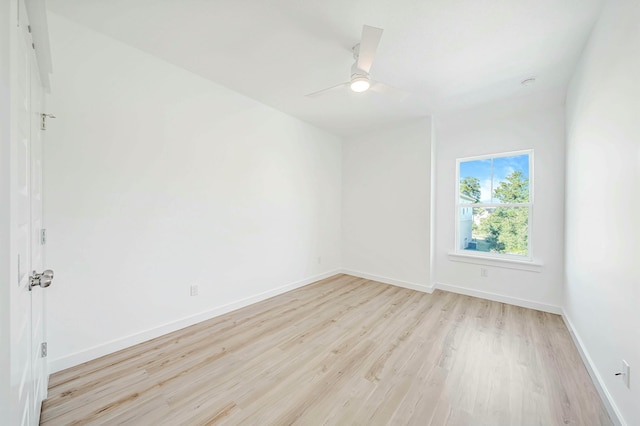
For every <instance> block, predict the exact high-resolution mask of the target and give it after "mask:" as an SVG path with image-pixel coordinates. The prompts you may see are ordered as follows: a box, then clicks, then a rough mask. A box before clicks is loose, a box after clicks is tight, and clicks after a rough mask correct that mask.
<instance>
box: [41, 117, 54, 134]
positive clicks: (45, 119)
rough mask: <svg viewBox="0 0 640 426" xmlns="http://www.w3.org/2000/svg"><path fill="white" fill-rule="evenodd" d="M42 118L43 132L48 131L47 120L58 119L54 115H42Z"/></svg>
mask: <svg viewBox="0 0 640 426" xmlns="http://www.w3.org/2000/svg"><path fill="white" fill-rule="evenodd" d="M40 117H41V118H42V121H41V122H40V129H41V130H47V118H56V116H55V115H53V114H45V113H42V114H40Z"/></svg>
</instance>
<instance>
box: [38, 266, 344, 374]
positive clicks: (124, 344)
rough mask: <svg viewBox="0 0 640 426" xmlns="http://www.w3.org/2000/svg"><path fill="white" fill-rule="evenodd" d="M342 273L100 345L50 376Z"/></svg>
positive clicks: (65, 360)
mask: <svg viewBox="0 0 640 426" xmlns="http://www.w3.org/2000/svg"><path fill="white" fill-rule="evenodd" d="M339 273H341V271H340V270H332V271H328V272H325V273H322V274H319V275H315V276H313V277H309V278H305V279H303V280H299V281H295V282H293V283H289V284H286V285H283V286H280V287H277V288H274V289H271V290H267V291H264V292H262V293H258V294H256V295H253V296H250V297H247V298H244V299H240V300H236V301H235V302H231V303H227V304H225V305H221V306H217V307H215V308H213V309H210V310H207V311H205V312H200V313H198V314H195V315H191V316H188V317H186V318H182V319H179V320H177V321H172V322H169V323H166V324H163V325H160V326H158V327H155V328H152V329H149V330H145V331H142V332H139V333H135V334H131V335H129V336H125V337H122V338H119V339H115V340H111V341H109V342H106V343H102V344H100V345H96V346H93V347H91V348H88V349H84V350H82V351H79V352H76V353H74V354H71V355H67V356H64V357H61V358H57V359H54V360H51V361H49V363H48V367H49V373H50V374H53V373H56V372H58V371H62V370H65V369H67V368H70V367H74V366H76V365H79V364H82V363H84V362H87V361H91V360H93V359H96V358H100V357H101V356H104V355H108V354H110V353H113V352H116V351H119V350H121V349H125V348H128V347H130V346H133V345H137V344H138V343H142V342H146V341H147V340H151V339H155V338H156V337H160V336H162V335H164V334H167V333H171V332H174V331H177V330H180V329H182V328H185V327H189V326H191V325H194V324H197V323H199V322H202V321H206V320H208V319H211V318H215V317H217V316H219V315H223V314H226V313H228V312H231V311H235V310H236V309H240V308H244V307H245V306H248V305H251V304H253V303H257V302H260V301H262V300H266V299H269V298H271V297H273V296H277V295H279V294H282V293H286V292H287V291H291V290H294V289H296V288H299V287H303V286H305V285H307V284H311V283H313V282H316V281H319V280H322V279H325V278H329V277H331V276H334V275H336V274H339Z"/></svg>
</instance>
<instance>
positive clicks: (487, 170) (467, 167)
mask: <svg viewBox="0 0 640 426" xmlns="http://www.w3.org/2000/svg"><path fill="white" fill-rule="evenodd" d="M459 184H460V203H477V202H486V203H488V202H490V200H491V159H487V160H473V161H461V162H460V182H459Z"/></svg>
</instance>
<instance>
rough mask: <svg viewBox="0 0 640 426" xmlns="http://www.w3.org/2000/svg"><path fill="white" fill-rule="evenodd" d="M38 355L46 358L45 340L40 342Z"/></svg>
mask: <svg viewBox="0 0 640 426" xmlns="http://www.w3.org/2000/svg"><path fill="white" fill-rule="evenodd" d="M40 356H41V357H42V358H46V357H47V342H42V343H41V344H40Z"/></svg>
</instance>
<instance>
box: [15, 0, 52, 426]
mask: <svg viewBox="0 0 640 426" xmlns="http://www.w3.org/2000/svg"><path fill="white" fill-rule="evenodd" d="M19 7H20V10H19V13H18V16H19V18H18V25H17V27H16V32H15V34H16V37H15V39H14V42H13V44H12V47H13V52H14V53H13V54H12V58H14V59H15V61H14V63H13V64H12V65H13V70H12V71H13V80H12V91H13V94H12V98H13V99H12V102H13V112H14V117H15V120H14V122H13V132H12V195H11V199H12V235H13V236H12V254H13V256H14V259H16V262H17V265H16V269H17V273H16V275H15V277H16V281H15V282H14V283H13V284H12V287H13V288H12V289H11V297H12V303H11V324H12V325H11V330H12V335H11V371H12V380H11V381H12V383H11V387H12V396H13V403H12V405H13V408H14V418H15V423H17V424H20V425H37V424H38V421H39V417H40V408H41V404H42V400H43V398H44V397H45V395H46V385H47V380H46V378H47V371H46V363H45V361H46V360H45V358H44V357H43V353H42V344H43V343H44V326H45V324H44V308H45V305H44V294H43V292H44V291H45V290H44V288H41V287H39V286H36V287H33V288H32V284H34V283H36V284H37V283H38V281H37V280H36V281H32V280H31V278H33V277H34V271H35V272H37V273H41V272H42V269H43V266H44V254H43V253H44V250H43V247H42V241H41V238H40V235H41V229H42V226H43V209H42V201H43V194H42V189H43V185H42V131H41V130H40V120H41V118H40V117H41V113H42V105H43V88H42V85H41V83H40V77H39V72H38V67H37V62H36V58H35V54H34V50H33V46H32V43H33V42H32V39H31V34H30V28H29V26H28V22H27V14H26V11H25V7H24V3H23V2H22V1H20V2H19ZM36 276H37V275H36Z"/></svg>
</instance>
